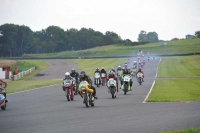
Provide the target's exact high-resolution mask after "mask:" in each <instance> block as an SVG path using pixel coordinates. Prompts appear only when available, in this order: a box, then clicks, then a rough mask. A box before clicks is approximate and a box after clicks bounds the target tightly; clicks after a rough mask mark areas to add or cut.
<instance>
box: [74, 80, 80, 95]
mask: <svg viewBox="0 0 200 133" xmlns="http://www.w3.org/2000/svg"><path fill="white" fill-rule="evenodd" d="M73 78H74V79H73V88H74V91H75V92H74V95H77V94H78V84H79V79H78V78H77V79H76V78H75V77H73Z"/></svg>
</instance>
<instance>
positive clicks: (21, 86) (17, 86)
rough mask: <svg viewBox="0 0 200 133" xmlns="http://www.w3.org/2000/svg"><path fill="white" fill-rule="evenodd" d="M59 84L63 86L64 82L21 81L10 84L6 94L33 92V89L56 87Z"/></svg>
mask: <svg viewBox="0 0 200 133" xmlns="http://www.w3.org/2000/svg"><path fill="white" fill-rule="evenodd" d="M59 83H60V84H61V83H62V81H61V80H35V81H24V80H19V81H14V82H9V83H8V87H7V89H6V92H7V94H9V93H14V92H19V91H25V90H31V89H35V88H40V87H44V86H49V85H55V84H59Z"/></svg>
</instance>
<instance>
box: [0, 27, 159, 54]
mask: <svg viewBox="0 0 200 133" xmlns="http://www.w3.org/2000/svg"><path fill="white" fill-rule="evenodd" d="M158 41H159V39H158V34H157V33H156V32H149V33H146V32H145V31H141V32H140V34H139V36H138V42H132V41H131V40H130V39H125V40H123V39H121V37H120V36H119V35H118V34H117V33H115V32H112V31H107V32H105V34H103V33H101V32H99V31H95V30H93V29H91V28H88V29H87V28H81V29H80V30H77V29H75V28H71V29H67V30H66V31H64V30H63V29H62V28H60V27H58V26H49V27H47V28H46V29H42V30H41V31H35V32H34V31H32V30H31V29H30V28H29V27H28V26H25V25H16V24H4V25H1V26H0V56H1V57H20V56H22V55H23V54H40V53H54V52H62V51H69V50H83V49H88V48H93V47H96V46H106V45H112V44H119V45H132V46H134V45H140V44H146V43H148V42H158Z"/></svg>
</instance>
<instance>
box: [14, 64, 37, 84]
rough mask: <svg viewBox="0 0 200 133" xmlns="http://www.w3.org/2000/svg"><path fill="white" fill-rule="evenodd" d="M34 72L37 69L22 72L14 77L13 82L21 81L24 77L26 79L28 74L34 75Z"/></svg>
mask: <svg viewBox="0 0 200 133" xmlns="http://www.w3.org/2000/svg"><path fill="white" fill-rule="evenodd" d="M33 71H35V67H32V68H30V69H28V70H26V71H22V72H20V73H18V74H16V75H14V76H13V81H15V80H18V79H21V78H22V77H24V76H25V75H27V74H30V73H32V72H33Z"/></svg>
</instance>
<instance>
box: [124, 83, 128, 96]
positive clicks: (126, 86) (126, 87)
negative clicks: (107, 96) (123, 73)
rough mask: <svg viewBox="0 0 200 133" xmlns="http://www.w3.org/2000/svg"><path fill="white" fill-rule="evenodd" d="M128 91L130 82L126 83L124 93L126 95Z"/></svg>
mask: <svg viewBox="0 0 200 133" xmlns="http://www.w3.org/2000/svg"><path fill="white" fill-rule="evenodd" d="M126 92H128V84H125V85H124V95H126Z"/></svg>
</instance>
